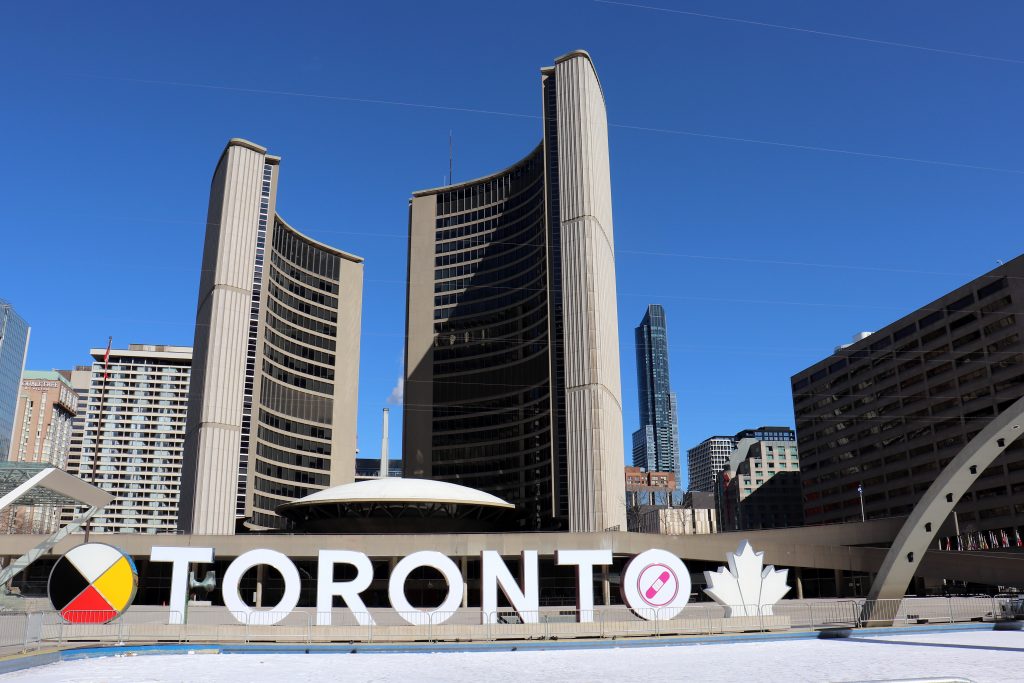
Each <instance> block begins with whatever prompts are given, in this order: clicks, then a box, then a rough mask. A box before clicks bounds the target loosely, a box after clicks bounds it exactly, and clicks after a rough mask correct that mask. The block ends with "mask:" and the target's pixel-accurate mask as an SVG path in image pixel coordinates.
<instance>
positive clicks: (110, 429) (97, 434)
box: [64, 344, 192, 534]
mask: <svg viewBox="0 0 1024 683" xmlns="http://www.w3.org/2000/svg"><path fill="white" fill-rule="evenodd" d="M106 351H107V350H106V348H94V349H90V351H89V353H90V354H92V357H93V364H92V366H91V368H90V370H89V373H88V377H89V389H88V393H87V396H86V397H85V398H84V399H83V400H81V401H80V403H79V412H80V413H81V414H84V416H85V419H84V421H83V422H81V423H80V424H81V427H80V429H81V431H78V430H77V429H76V430H73V432H72V436H71V439H70V442H71V443H72V444H73V445H72V446H71V447H70V449H69V450H70V455H69V458H68V468H67V469H68V471H69V472H71V473H72V474H75V475H77V476H79V477H81V478H82V479H84V480H85V481H87V482H90V483H93V484H95V485H96V486H99V487H100V488H102V489H105V490H107V491H110V492H111V493H113V494H114V495H115V498H114V501H113V502H112V503H110V504H109V505H107V506H106V507H105V508H103V510H101V511H100V513H99V514H98V515H96V516H95V517H93V519H92V526H91V531H92V532H95V533H147V534H157V533H174V532H175V531H176V529H177V520H178V500H179V492H180V488H181V462H182V446H183V444H184V440H185V423H186V411H187V409H188V395H189V378H190V370H191V366H192V349H190V348H189V347H187V346H166V345H154V344H129V345H128V348H127V349H111V350H110V356H109V359H108V361H107V367H108V369H107V372H104V357H105V356H106ZM83 374H84V373H83V370H81V369H79V368H76V369H75V370H74V371H72V373H71V375H72V381H71V382H69V383H68V386H69V387H71V388H72V390H73V389H74V385H76V384H78V385H80V384H81V383H82V376H83ZM97 444H98V450H99V454H98V455H97ZM81 512H82V510H81V509H77V510H72V509H68V510H65V511H64V521H65V522H68V521H70V520H71V519H72V518H73V516H74V515H75V514H80V513H81Z"/></svg>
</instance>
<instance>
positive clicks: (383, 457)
mask: <svg viewBox="0 0 1024 683" xmlns="http://www.w3.org/2000/svg"><path fill="white" fill-rule="evenodd" d="M390 464H391V463H390V458H389V456H388V409H387V408H385V409H384V427H383V436H382V437H381V440H380V478H381V479H384V478H386V477H387V476H388V466H389V465H390Z"/></svg>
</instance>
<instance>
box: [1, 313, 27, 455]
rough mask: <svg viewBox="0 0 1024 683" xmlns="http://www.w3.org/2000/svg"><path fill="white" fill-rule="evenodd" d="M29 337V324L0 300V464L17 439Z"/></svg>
mask: <svg viewBox="0 0 1024 683" xmlns="http://www.w3.org/2000/svg"><path fill="white" fill-rule="evenodd" d="M28 337H29V327H28V323H26V322H25V321H24V320H23V319H22V317H21V316H19V315H18V313H17V311H15V310H14V306H12V305H11V304H10V303H8V302H6V301H4V300H3V299H0V460H3V459H6V458H7V455H8V453H9V452H10V450H11V439H12V438H13V437H14V413H15V411H16V410H17V409H18V392H19V391H21V372H22V370H24V369H25V356H26V355H27V354H28Z"/></svg>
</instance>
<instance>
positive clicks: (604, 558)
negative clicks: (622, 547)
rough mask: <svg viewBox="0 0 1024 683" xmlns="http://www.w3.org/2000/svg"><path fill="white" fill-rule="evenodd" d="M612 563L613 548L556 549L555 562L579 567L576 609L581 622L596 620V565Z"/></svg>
mask: <svg viewBox="0 0 1024 683" xmlns="http://www.w3.org/2000/svg"><path fill="white" fill-rule="evenodd" d="M611 563H612V551H611V550H556V551H555V564H558V565H561V566H565V565H575V566H577V567H579V570H578V571H577V573H576V610H577V612H578V617H579V622H580V623H584V622H591V621H593V620H594V567H595V566H596V565H602V564H611Z"/></svg>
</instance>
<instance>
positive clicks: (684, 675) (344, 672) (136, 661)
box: [0, 631, 1024, 683]
mask: <svg viewBox="0 0 1024 683" xmlns="http://www.w3.org/2000/svg"><path fill="white" fill-rule="evenodd" d="M937 676H959V677H962V678H967V679H970V680H972V681H976V682H977V683H983V682H985V681H993V682H994V681H1024V632H1008V631H999V632H995V631H967V632H950V633H923V634H914V635H890V636H866V637H861V638H856V639H849V640H783V641H773V642H758V643H716V644H707V645H676V646H669V647H631V648H608V649H598V650H579V649H577V650H548V651H519V652H474V653H464V652H451V653H447V652H443V653H422V654H420V653H417V654H376V653H358V654H314V655H306V654H281V655H276V654H275V655H263V654H244V655H215V654H192V655H188V654H182V655H139V656H127V657H126V656H120V657H98V658H93V659H83V660H78V661H71V662H60V663H57V664H49V665H46V666H42V667H36V668H33V669H29V670H25V671H19V672H15V673H13V674H8V675H6V676H0V683H15V682H16V681H34V682H40V683H58V682H60V683H63V682H65V681H74V682H75V683H79V682H86V681H130V682H131V683H144V682H146V683H149V682H153V683H165V682H171V681H175V682H176V681H211V682H213V681H216V682H217V683H220V682H222V681H287V682H288V683H293V682H294V683H300V682H302V683H304V682H307V681H308V682H312V683H324V682H325V681H417V682H419V681H445V682H450V683H480V682H481V681H521V680H531V681H544V680H550V681H552V683H562V682H564V681H608V680H616V681H623V680H651V679H654V680H689V681H700V682H701V683H704V682H708V683H712V682H716V681H745V682H746V681H756V682H757V683H767V682H771V681H784V682H785V683H794V682H797V681H815V682H817V681H863V680H876V681H877V680H891V679H899V678H924V677H937Z"/></svg>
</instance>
